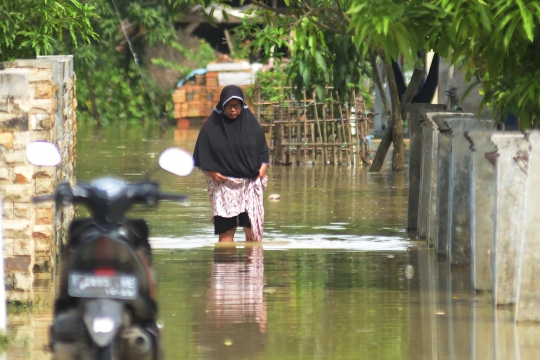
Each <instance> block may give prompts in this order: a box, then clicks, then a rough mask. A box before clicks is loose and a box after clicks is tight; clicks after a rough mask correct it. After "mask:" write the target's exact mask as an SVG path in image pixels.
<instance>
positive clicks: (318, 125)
mask: <svg viewBox="0 0 540 360" xmlns="http://www.w3.org/2000/svg"><path fill="white" fill-rule="evenodd" d="M313 109H314V112H315V122H316V123H317V128H318V130H319V139H320V142H321V143H322V144H323V145H322V147H321V152H322V158H323V162H324V165H326V164H327V163H328V158H327V153H326V145H325V143H326V139H325V138H324V137H326V124H324V123H323V127H324V135H323V132H322V131H321V125H320V124H319V114H318V110H317V99H316V98H315V96H314V97H313ZM323 136H324V137H323ZM313 149H314V150H313V151H317V147H316V146H315V147H314V148H313Z"/></svg>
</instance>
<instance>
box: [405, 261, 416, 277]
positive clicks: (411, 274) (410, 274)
mask: <svg viewBox="0 0 540 360" xmlns="http://www.w3.org/2000/svg"><path fill="white" fill-rule="evenodd" d="M405 277H406V278H407V279H409V280H411V279H412V278H413V277H414V267H413V266H412V265H410V264H409V265H407V267H406V268H405Z"/></svg>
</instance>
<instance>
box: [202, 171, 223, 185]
mask: <svg viewBox="0 0 540 360" xmlns="http://www.w3.org/2000/svg"><path fill="white" fill-rule="evenodd" d="M207 174H208V176H210V177H211V178H212V180H214V182H217V183H222V182H224V181H225V180H227V177H226V176H223V175H221V174H220V173H218V172H217V171H208V172H207Z"/></svg>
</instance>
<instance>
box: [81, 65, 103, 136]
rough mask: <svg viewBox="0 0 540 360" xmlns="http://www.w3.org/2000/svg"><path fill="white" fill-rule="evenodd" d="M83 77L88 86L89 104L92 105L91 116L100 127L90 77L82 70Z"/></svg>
mask: <svg viewBox="0 0 540 360" xmlns="http://www.w3.org/2000/svg"><path fill="white" fill-rule="evenodd" d="M83 72H84V77H85V79H86V86H88V92H89V94H90V104H92V115H94V121H95V124H96V126H97V127H100V126H101V119H100V118H99V112H98V109H97V105H96V95H95V94H94V87H93V86H92V83H91V82H90V76H88V71H85V70H83Z"/></svg>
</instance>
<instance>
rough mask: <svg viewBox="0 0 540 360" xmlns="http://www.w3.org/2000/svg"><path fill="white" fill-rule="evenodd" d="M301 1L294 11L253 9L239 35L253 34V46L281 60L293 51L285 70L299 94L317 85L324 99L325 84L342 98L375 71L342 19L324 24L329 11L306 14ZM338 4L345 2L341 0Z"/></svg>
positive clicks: (316, 3)
mask: <svg viewBox="0 0 540 360" xmlns="http://www.w3.org/2000/svg"><path fill="white" fill-rule="evenodd" d="M326 2H327V1H326ZM313 3H314V4H313V7H316V5H320V6H323V5H324V3H325V1H315V2H313ZM339 3H343V4H345V3H346V2H345V1H339ZM301 4H302V3H301V2H297V3H294V4H293V2H291V5H290V6H291V9H290V12H289V13H286V14H276V13H275V12H274V11H273V10H272V9H268V8H265V7H260V8H258V9H253V10H252V12H251V13H250V14H249V15H251V16H247V17H245V18H244V21H243V24H242V27H241V28H240V30H239V31H238V32H237V33H236V35H237V36H238V37H240V38H246V37H251V38H252V42H251V44H252V47H253V49H254V51H258V50H260V51H262V53H263V55H264V59H265V60H268V59H270V58H274V59H276V60H277V61H279V60H280V59H282V58H283V57H284V56H286V55H288V57H289V59H290V62H288V63H287V64H286V68H285V71H286V72H287V74H288V82H289V83H290V84H291V85H292V86H293V88H294V89H295V91H296V93H297V96H300V93H301V92H302V91H303V90H306V91H308V92H311V91H313V90H314V91H315V92H316V94H317V97H318V98H319V99H320V100H323V99H324V98H325V97H326V90H325V88H326V87H333V88H334V89H335V91H336V92H337V93H338V94H340V96H341V98H342V99H347V98H348V96H349V93H350V91H349V90H350V88H351V87H358V86H362V85H363V84H364V83H365V81H364V79H365V78H366V76H368V75H369V74H370V71H371V69H370V66H369V65H368V64H367V62H365V61H364V59H363V54H362V48H361V47H358V46H356V45H355V44H354V43H353V38H352V37H351V36H350V35H348V34H347V33H345V30H346V29H345V27H344V26H343V25H342V24H341V25H336V28H335V29H336V31H330V30H327V29H326V28H325V26H321V24H322V22H324V21H325V19H326V16H328V14H327V13H326V12H324V11H323V12H320V13H317V14H316V15H309V14H308V15H305V14H304V15H302V13H301V10H300V9H299V8H298V7H300V6H301ZM335 4H336V6H340V5H339V4H338V2H335ZM336 11H337V10H336ZM328 13H330V12H328ZM332 19H333V20H337V18H335V17H332Z"/></svg>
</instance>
